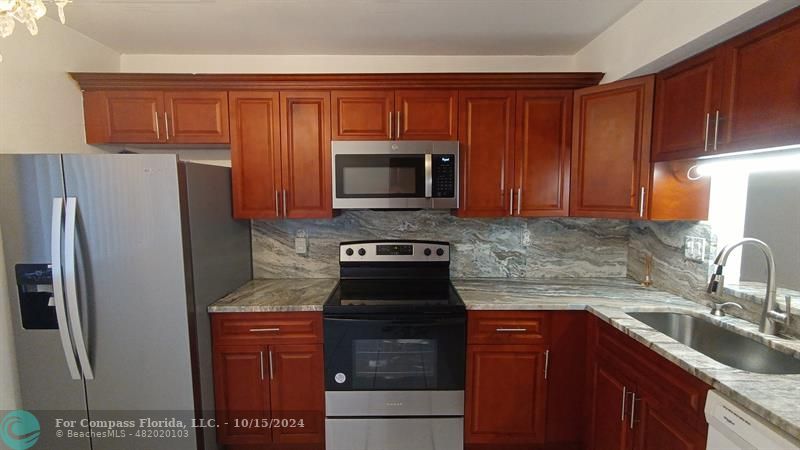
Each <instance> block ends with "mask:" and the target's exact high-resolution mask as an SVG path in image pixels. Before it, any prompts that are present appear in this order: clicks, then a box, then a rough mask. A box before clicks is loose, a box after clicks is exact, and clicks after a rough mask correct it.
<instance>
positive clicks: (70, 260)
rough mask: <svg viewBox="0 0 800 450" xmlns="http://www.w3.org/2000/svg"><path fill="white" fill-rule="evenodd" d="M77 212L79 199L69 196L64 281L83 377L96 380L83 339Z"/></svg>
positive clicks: (65, 234)
mask: <svg viewBox="0 0 800 450" xmlns="http://www.w3.org/2000/svg"><path fill="white" fill-rule="evenodd" d="M77 212H78V200H77V199H76V198H75V197H67V206H66V214H65V215H66V221H65V224H64V281H65V284H66V288H67V289H66V298H67V304H68V308H69V323H70V325H71V327H72V338H73V339H74V340H75V349H76V350H77V352H78V359H79V360H80V363H81V370H82V371H83V377H84V378H85V379H87V380H94V372H93V371H92V364H91V362H89V353H88V352H87V350H86V341H84V339H83V325H81V316H80V311H79V309H78V281H77V274H76V269H75V266H76V258H77V255H76V253H75V240H76V238H77V234H78V230H77V218H78V217H77V215H78V214H77Z"/></svg>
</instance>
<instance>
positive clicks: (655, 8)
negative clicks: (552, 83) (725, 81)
mask: <svg viewBox="0 0 800 450" xmlns="http://www.w3.org/2000/svg"><path fill="white" fill-rule="evenodd" d="M795 6H797V1H796V0H703V1H697V0H693V1H687V0H644V1H643V2H642V3H640V4H639V5H637V6H636V7H635V8H633V9H632V10H630V11H629V12H628V13H627V14H626V15H624V16H622V17H621V18H620V19H619V20H618V21H617V22H616V23H614V24H613V25H611V26H610V27H609V28H608V29H607V30H606V31H604V32H603V33H601V34H600V35H599V36H597V37H596V38H595V39H594V40H592V41H591V42H590V43H589V44H587V45H586V46H585V47H584V48H583V49H581V50H580V51H579V52H578V53H577V54H576V55H575V58H576V61H575V64H576V67H578V69H579V70H594V71H598V72H605V73H606V76H605V78H604V79H603V83H607V82H610V81H614V80H619V79H622V78H627V77H630V76H635V75H645V74H648V73H655V72H658V71H659V70H661V69H664V68H666V67H669V66H671V65H672V64H675V63H677V62H678V61H680V60H682V59H684V58H686V57H688V56H691V55H693V54H695V53H698V52H700V51H702V50H705V49H707V48H710V47H713V46H714V45H716V44H718V43H720V42H722V41H725V40H726V39H728V38H730V37H732V36H735V35H736V34H739V33H741V32H743V31H745V30H747V29H749V28H752V27H753V26H755V25H757V24H759V23H762V22H764V21H766V20H768V19H770V18H772V17H774V16H777V15H779V14H781V13H782V12H785V11H787V10H788V9H790V8H792V7H795Z"/></svg>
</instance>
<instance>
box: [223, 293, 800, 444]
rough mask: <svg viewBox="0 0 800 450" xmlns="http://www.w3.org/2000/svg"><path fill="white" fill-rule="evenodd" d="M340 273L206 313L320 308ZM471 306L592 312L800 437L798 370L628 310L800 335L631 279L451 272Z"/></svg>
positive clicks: (786, 346)
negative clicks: (763, 362)
mask: <svg viewBox="0 0 800 450" xmlns="http://www.w3.org/2000/svg"><path fill="white" fill-rule="evenodd" d="M336 283H337V280H335V279H285V280H253V281H251V282H249V283H247V284H245V285H244V286H243V287H242V288H240V289H238V290H237V291H235V292H233V293H231V294H230V295H228V296H226V297H224V298H223V299H221V300H219V301H217V302H216V303H214V304H212V305H211V306H210V307H209V308H208V310H209V312H269V311H321V310H322V304H323V303H324V302H325V300H326V299H327V297H328V295H329V294H330V293H331V291H332V290H333V289H334V287H335V286H336ZM453 285H454V286H455V287H456V290H458V293H459V294H460V295H461V298H462V299H463V300H464V303H465V304H466V306H467V309H470V310H503V309H504V310H577V311H584V310H585V311H588V312H590V313H591V314H593V315H595V316H597V317H598V318H600V319H601V320H603V321H605V322H607V323H609V324H611V325H612V326H614V327H615V328H617V329H619V330H621V331H622V332H624V333H625V334H627V335H629V336H630V337H632V338H633V339H635V340H637V341H639V342H640V343H642V344H644V345H646V346H647V347H649V348H650V349H652V350H653V351H655V352H656V353H658V354H660V355H661V356H663V357H665V358H667V359H668V360H670V361H672V362H673V363H675V364H677V365H678V366H680V367H681V368H683V369H684V370H686V371H687V372H689V373H691V374H692V375H694V376H696V377H698V378H700V379H701V380H703V381H705V382H706V383H708V384H709V385H711V386H712V387H713V388H714V389H716V390H718V391H719V392H720V393H721V394H723V395H725V396H727V397H729V398H731V399H732V400H734V401H736V402H738V403H740V404H741V405H743V406H745V407H747V408H748V409H750V410H751V411H752V412H753V413H755V414H756V415H758V416H760V417H762V418H763V419H764V420H766V421H767V422H769V423H771V424H773V425H774V426H776V427H778V428H779V429H781V430H783V431H784V432H785V433H787V434H788V435H790V436H792V437H794V438H795V439H798V440H800V408H798V407H797V405H798V404H800V388H799V387H800V375H763V374H756V373H750V372H745V371H742V370H738V369H733V368H730V367H727V366H725V365H723V364H721V363H718V362H716V361H714V360H713V359H711V358H709V357H707V356H705V355H703V354H701V353H699V352H697V351H695V350H693V349H691V348H689V347H687V346H685V345H683V344H681V343H679V342H677V341H675V340H673V339H672V338H670V337H668V336H666V335H665V334H663V333H661V332H659V331H656V330H654V329H653V328H651V327H649V326H648V325H645V324H643V323H642V322H639V321H637V320H636V319H634V318H632V317H630V316H628V315H627V314H626V312H633V311H673V312H682V313H687V314H692V315H694V316H697V317H700V318H702V319H705V320H708V321H712V322H717V323H720V324H721V325H722V326H724V327H726V328H728V329H731V330H733V331H735V332H737V333H739V334H743V335H746V336H750V337H753V338H755V339H756V340H758V341H761V342H763V343H764V344H766V345H769V346H771V347H773V348H777V349H780V350H782V351H784V352H788V353H792V354H794V355H795V356H796V357H800V341H797V340H793V339H784V338H776V337H768V336H765V335H763V334H760V333H758V327H757V326H756V325H755V324H752V323H750V322H746V321H744V320H741V319H737V318H735V317H730V316H728V317H725V318H716V317H712V316H710V315H709V314H708V307H706V306H703V305H700V304H698V303H695V302H691V301H689V300H686V299H684V298H682V297H679V296H676V295H673V294H669V293H666V292H663V291H659V290H657V289H653V288H645V287H642V286H641V285H639V284H638V283H636V282H635V281H633V280H630V279H626V278H570V279H542V280H530V279H529V280H523V279H516V280H515V279H508V278H502V279H491V278H486V279H454V280H453Z"/></svg>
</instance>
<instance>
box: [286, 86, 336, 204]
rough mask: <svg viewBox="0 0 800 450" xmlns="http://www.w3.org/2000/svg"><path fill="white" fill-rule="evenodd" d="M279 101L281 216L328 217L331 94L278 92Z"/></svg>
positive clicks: (329, 200) (330, 201) (324, 92)
mask: <svg viewBox="0 0 800 450" xmlns="http://www.w3.org/2000/svg"><path fill="white" fill-rule="evenodd" d="M280 98H281V164H282V166H283V170H282V171H281V180H282V183H283V189H282V191H281V197H282V198H281V201H282V204H283V215H284V217H287V218H291V219H311V218H326V217H331V216H332V215H333V206H332V201H333V200H332V198H331V135H330V129H331V128H330V126H331V116H330V98H331V97H330V93H329V92H327V91H281V94H280Z"/></svg>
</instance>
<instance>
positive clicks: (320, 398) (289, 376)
mask: <svg viewBox="0 0 800 450" xmlns="http://www.w3.org/2000/svg"><path fill="white" fill-rule="evenodd" d="M322 361H323V357H322V345H319V344H317V345H273V346H271V347H270V386H271V392H272V416H273V418H275V419H280V420H281V426H279V427H276V428H273V432H272V437H273V441H274V442H275V443H279V444H318V443H322V442H324V439H325V382H324V373H323V362H322ZM284 419H289V421H288V422H289V425H291V423H292V419H294V420H302V421H303V423H302V425H303V426H302V427H299V426H297V427H292V426H288V427H284V426H283V425H284V422H286V421H284Z"/></svg>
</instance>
